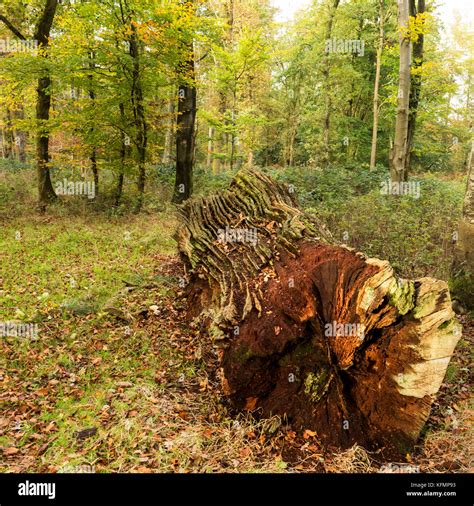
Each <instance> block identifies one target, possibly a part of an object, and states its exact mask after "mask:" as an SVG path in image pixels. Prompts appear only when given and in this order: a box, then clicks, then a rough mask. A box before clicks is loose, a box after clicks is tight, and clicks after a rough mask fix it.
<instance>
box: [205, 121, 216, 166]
mask: <svg viewBox="0 0 474 506" xmlns="http://www.w3.org/2000/svg"><path fill="white" fill-rule="evenodd" d="M207 135H208V140H207V159H206V167H207V169H210V168H211V167H212V149H213V141H214V128H213V127H211V126H210V127H209V130H208V134H207Z"/></svg>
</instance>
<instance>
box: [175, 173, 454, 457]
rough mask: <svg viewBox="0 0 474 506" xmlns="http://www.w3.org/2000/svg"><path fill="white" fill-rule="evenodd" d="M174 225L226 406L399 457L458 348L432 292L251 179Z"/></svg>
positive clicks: (428, 282) (440, 295)
mask: <svg viewBox="0 0 474 506" xmlns="http://www.w3.org/2000/svg"><path fill="white" fill-rule="evenodd" d="M179 213H180V217H181V224H180V226H179V228H178V231H177V234H176V238H177V242H178V247H179V252H180V256H181V258H182V260H183V262H184V264H185V269H186V273H187V276H188V279H189V283H188V285H187V289H186V296H187V299H188V307H189V317H190V318H191V319H194V325H199V326H200V328H201V333H202V336H203V340H204V342H205V343H206V345H207V346H208V347H209V350H212V351H213V352H214V356H215V357H216V360H214V367H216V372H217V374H218V377H219V378H220V381H221V384H222V391H223V393H224V394H225V396H227V397H228V398H229V400H230V401H231V402H232V404H233V405H234V406H235V407H236V408H238V409H242V410H250V411H253V412H254V413H255V414H256V415H257V416H262V417H268V416H272V415H280V416H282V417H283V418H285V419H287V420H288V422H290V423H291V424H292V425H293V426H294V427H295V428H299V429H311V430H313V431H316V432H317V434H318V437H319V438H321V440H323V441H324V442H325V443H326V444H329V445H336V446H338V447H341V448H347V447H349V446H351V445H353V444H354V443H356V442H357V443H359V444H361V445H363V446H365V447H366V448H367V449H370V450H375V449H380V450H381V451H382V452H383V454H384V455H389V454H396V455H400V454H402V455H404V454H405V453H406V452H408V451H410V448H411V447H412V446H413V444H414V443H415V441H416V440H417V438H418V436H419V434H420V431H421V429H422V428H423V425H424V424H425V422H426V420H427V418H428V415H429V412H430V407H431V404H432V402H433V400H434V395H435V394H436V393H437V391H438V389H439V387H440V385H441V383H442V380H443V378H444V375H445V372H446V368H447V366H448V363H449V360H450V358H451V355H452V353H453V350H454V348H455V346H456V343H457V342H458V340H459V338H460V336H461V327H460V325H459V324H458V323H457V321H456V319H455V316H454V313H453V311H452V309H451V300H450V295H449V290H448V287H447V285H446V283H445V282H443V281H438V280H435V279H431V278H422V279H418V280H415V281H410V280H405V279H398V278H397V277H396V276H395V275H394V272H393V269H392V268H391V266H390V265H389V263H388V262H386V261H382V260H378V259H373V258H367V257H366V256H365V255H363V254H362V253H359V252H356V251H354V250H352V249H350V248H348V247H346V246H343V245H341V244H338V243H337V241H335V240H334V238H333V237H332V236H331V234H330V232H329V231H328V230H327V229H326V228H325V227H324V225H323V224H322V223H320V222H319V220H318V219H317V218H315V217H313V216H310V215H308V214H306V213H304V212H302V211H301V210H300V209H299V208H298V205H297V203H296V201H295V199H294V196H293V195H292V192H291V188H288V187H286V186H284V185H282V184H279V183H277V182H275V181H273V180H272V179H270V178H269V177H267V176H266V175H264V174H262V173H259V172H256V171H242V172H239V173H238V174H237V175H236V177H235V178H234V180H233V182H232V184H231V185H230V187H229V189H228V190H226V191H223V192H219V193H216V194H214V195H211V196H208V197H206V198H195V199H191V200H189V201H187V202H186V203H185V204H184V205H183V206H180V208H179Z"/></svg>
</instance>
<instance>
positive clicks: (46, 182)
mask: <svg viewBox="0 0 474 506" xmlns="http://www.w3.org/2000/svg"><path fill="white" fill-rule="evenodd" d="M57 6H58V0H45V4H44V8H43V11H42V13H41V16H40V18H39V20H38V24H37V25H36V30H35V34H34V39H35V40H36V41H37V42H38V52H39V54H40V55H41V56H42V57H43V58H47V48H48V45H49V36H50V31H51V26H52V24H53V21H54V16H55V14H56V9H57ZM0 21H2V22H3V23H4V24H5V25H6V26H7V27H8V28H9V30H10V31H11V32H12V33H13V34H14V35H16V36H17V37H18V38H19V39H21V40H26V37H25V36H24V35H23V34H22V33H21V31H20V30H19V29H18V28H16V27H15V26H14V25H13V24H12V23H11V22H10V21H9V20H8V19H7V18H6V17H5V16H4V15H0ZM42 74H43V75H42V76H41V77H40V78H39V79H38V86H37V90H36V94H37V100H36V121H37V129H38V131H37V135H36V170H37V174H38V208H39V210H40V211H41V212H44V211H45V210H46V205H47V204H48V202H50V201H52V200H54V199H56V198H57V196H56V193H55V192H54V189H53V184H52V182H51V174H50V170H49V131H48V128H47V122H48V121H49V110H50V107H51V96H50V87H51V78H50V75H49V71H48V70H45V71H43V73H42Z"/></svg>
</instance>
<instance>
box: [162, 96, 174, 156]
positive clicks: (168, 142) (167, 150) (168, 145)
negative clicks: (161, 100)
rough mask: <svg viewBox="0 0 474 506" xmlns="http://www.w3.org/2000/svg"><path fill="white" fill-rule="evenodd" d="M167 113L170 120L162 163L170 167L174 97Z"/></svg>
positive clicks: (167, 125) (170, 101)
mask: <svg viewBox="0 0 474 506" xmlns="http://www.w3.org/2000/svg"><path fill="white" fill-rule="evenodd" d="M174 93H175V91H174ZM167 112H168V118H167V121H166V133H165V147H164V150H163V156H162V158H161V163H162V164H163V165H169V164H170V163H171V148H172V146H173V124H174V97H173V98H170V99H169V102H168V111H167Z"/></svg>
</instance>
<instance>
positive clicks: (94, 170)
mask: <svg viewBox="0 0 474 506" xmlns="http://www.w3.org/2000/svg"><path fill="white" fill-rule="evenodd" d="M89 68H90V71H91V73H90V75H89V98H90V99H91V101H92V107H95V91H94V70H95V54H94V52H93V51H91V53H90V62H89ZM90 133H91V134H92V135H93V134H94V127H92V128H91V129H90ZM92 142H93V145H92V150H91V155H90V158H89V160H90V162H91V170H92V174H93V175H94V195H95V198H97V196H98V195H99V171H98V170H97V146H96V144H95V139H92Z"/></svg>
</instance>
